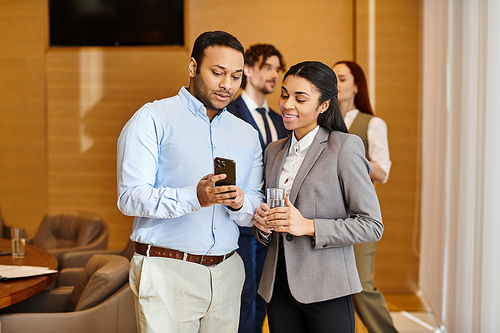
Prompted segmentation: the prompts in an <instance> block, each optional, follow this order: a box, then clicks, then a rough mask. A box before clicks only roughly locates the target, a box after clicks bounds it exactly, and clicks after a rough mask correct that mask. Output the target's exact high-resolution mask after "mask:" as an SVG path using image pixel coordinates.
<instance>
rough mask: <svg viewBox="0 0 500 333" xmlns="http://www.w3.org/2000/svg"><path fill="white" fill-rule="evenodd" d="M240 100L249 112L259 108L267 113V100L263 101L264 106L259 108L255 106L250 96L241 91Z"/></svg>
mask: <svg viewBox="0 0 500 333" xmlns="http://www.w3.org/2000/svg"><path fill="white" fill-rule="evenodd" d="M241 98H242V99H243V101H244V102H245V104H246V105H247V107H248V110H250V111H255V110H256V109H257V108H259V107H261V108H265V109H266V111H269V107H268V106H267V100H264V104H263V105H262V106H259V105H257V103H255V102H254V100H253V99H252V98H251V97H250V96H248V94H247V93H246V92H245V90H243V91H242V92H241Z"/></svg>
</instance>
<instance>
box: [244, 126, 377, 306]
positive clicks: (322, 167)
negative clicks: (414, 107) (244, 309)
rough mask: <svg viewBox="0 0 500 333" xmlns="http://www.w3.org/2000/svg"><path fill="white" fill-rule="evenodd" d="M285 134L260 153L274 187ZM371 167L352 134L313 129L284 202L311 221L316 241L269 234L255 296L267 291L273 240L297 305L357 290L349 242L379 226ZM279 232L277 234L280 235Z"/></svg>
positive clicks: (372, 234) (370, 236)
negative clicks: (281, 250)
mask: <svg viewBox="0 0 500 333" xmlns="http://www.w3.org/2000/svg"><path fill="white" fill-rule="evenodd" d="M289 148H290V138H288V139H284V140H279V141H275V142H271V143H270V144H269V145H268V147H267V149H266V152H265V156H264V172H265V180H266V181H265V183H266V185H267V187H278V182H279V177H280V174H281V170H282V169H283V163H284V162H285V158H286V156H287V152H288V150H289ZM370 172H371V165H370V163H369V162H368V161H367V159H366V158H365V156H364V149H363V143H362V142H361V139H360V138H359V137H358V136H355V135H352V134H346V133H341V132H329V131H328V130H326V129H324V128H321V127H320V129H319V131H318V133H317V134H316V137H315V138H314V140H313V142H312V143H311V146H310V147H309V150H308V152H307V155H306V157H305V159H304V161H303V162H302V165H301V166H300V168H299V171H298V173H297V176H296V177H295V180H294V182H293V185H292V188H291V190H290V201H291V202H292V204H293V205H294V206H295V207H296V208H297V209H298V210H299V211H300V212H301V214H302V215H303V216H304V217H305V218H308V219H314V225H315V228H316V231H315V235H316V239H314V238H313V237H310V236H300V237H296V236H292V235H290V234H286V235H284V234H283V235H282V233H275V232H273V233H271V238H270V241H269V242H265V241H264V240H263V239H262V238H261V237H259V234H258V233H257V232H256V228H255V227H254V231H255V234H256V236H257V238H258V239H259V241H261V242H262V243H264V244H266V243H267V244H269V249H268V252H267V257H266V261H265V264H264V271H263V273H262V277H261V280H260V286H259V291H258V292H259V294H260V295H261V296H262V297H263V298H264V299H265V300H266V302H269V301H270V299H271V296H272V294H273V287H274V279H275V276H276V264H277V261H278V249H279V242H284V244H283V245H284V249H285V261H286V270H287V276H288V284H289V286H290V291H291V293H292V295H293V296H294V297H295V299H296V300H297V301H299V302H301V303H313V302H320V301H325V300H329V299H334V298H337V297H342V296H346V295H350V294H354V293H358V292H360V291H361V290H362V287H361V283H360V281H359V276H358V271H357V269H356V261H355V259H354V250H353V246H352V245H353V244H356V243H364V242H375V241H378V240H379V239H380V238H381V237H382V233H383V230H384V226H383V224H382V216H381V213H380V207H379V202H378V198H377V194H376V193H375V189H374V187H373V184H372V182H371V181H370ZM281 236H283V237H281Z"/></svg>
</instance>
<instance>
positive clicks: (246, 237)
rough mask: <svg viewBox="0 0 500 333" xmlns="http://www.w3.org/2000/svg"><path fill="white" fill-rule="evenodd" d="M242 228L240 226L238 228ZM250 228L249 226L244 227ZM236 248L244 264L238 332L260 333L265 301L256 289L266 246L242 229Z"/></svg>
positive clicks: (264, 314) (264, 313) (263, 318)
mask: <svg viewBox="0 0 500 333" xmlns="http://www.w3.org/2000/svg"><path fill="white" fill-rule="evenodd" d="M241 229H243V228H240V230H241ZM245 229H251V228H245ZM238 245H239V248H238V250H236V252H238V254H239V255H240V256H241V259H243V263H244V264H245V283H244V285H243V292H242V293H241V311H240V326H239V328H238V332H240V333H254V332H255V333H260V332H262V325H263V324H264V320H265V318H266V302H265V301H264V299H263V298H262V297H261V296H260V295H259V294H257V289H258V287H259V283H260V277H261V276H262V270H263V268H264V261H265V260H266V254H267V247H266V246H264V245H262V244H261V243H259V242H258V241H257V239H256V238H255V236H254V235H253V233H245V230H243V231H242V232H241V234H240V239H239V241H238Z"/></svg>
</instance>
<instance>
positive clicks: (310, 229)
mask: <svg viewBox="0 0 500 333" xmlns="http://www.w3.org/2000/svg"><path fill="white" fill-rule="evenodd" d="M254 222H255V226H256V227H257V228H258V229H259V230H260V231H262V232H263V233H264V234H266V235H268V234H270V233H271V232H272V231H277V232H287V233H289V234H292V235H294V236H304V235H309V236H313V237H314V231H315V229H314V220H310V219H306V218H304V217H303V216H302V214H301V213H300V211H299V210H298V209H297V208H295V207H294V206H293V205H292V203H291V202H290V199H289V198H288V195H286V197H285V207H276V208H269V206H268V205H267V204H266V203H262V204H261V205H260V207H258V208H257V209H256V210H255V215H254Z"/></svg>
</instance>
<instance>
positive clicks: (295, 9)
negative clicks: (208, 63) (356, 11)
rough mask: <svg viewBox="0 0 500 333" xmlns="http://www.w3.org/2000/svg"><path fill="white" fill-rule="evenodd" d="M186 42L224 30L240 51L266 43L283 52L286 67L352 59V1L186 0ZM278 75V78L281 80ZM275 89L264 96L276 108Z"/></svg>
mask: <svg viewBox="0 0 500 333" xmlns="http://www.w3.org/2000/svg"><path fill="white" fill-rule="evenodd" d="M189 3H190V10H189V13H190V17H189V22H190V28H189V30H190V33H189V36H190V40H191V41H194V39H195V38H196V37H197V36H198V35H199V34H200V33H202V32H203V31H206V30H226V31H228V32H230V33H232V34H234V35H235V36H236V37H237V38H238V39H239V41H240V42H241V43H242V44H243V46H244V47H249V46H250V45H252V44H255V43H270V44H273V45H275V46H276V47H277V48H278V49H279V50H280V52H281V53H282V54H283V56H284V58H285V61H286V64H287V68H290V66H292V65H294V64H296V63H298V62H301V61H304V60H318V61H322V62H324V63H325V64H327V65H333V61H334V60H336V59H339V58H351V57H352V40H353V31H352V24H353V22H352V19H353V18H352V8H353V4H352V1H344V0H320V1H314V2H312V3H307V2H304V1H300V0H288V1H267V0H254V1H252V5H251V6H250V5H249V3H248V1H245V0H236V1H231V2H227V1H204V0H190V1H189ZM281 79H282V77H281V78H280V81H279V82H281ZM278 97H279V89H276V90H275V92H274V93H273V94H271V95H270V96H269V97H268V103H269V105H270V106H271V107H272V108H274V109H275V110H277V109H278V107H277V105H278Z"/></svg>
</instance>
